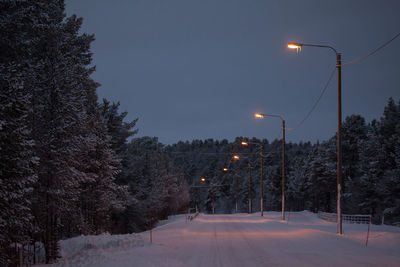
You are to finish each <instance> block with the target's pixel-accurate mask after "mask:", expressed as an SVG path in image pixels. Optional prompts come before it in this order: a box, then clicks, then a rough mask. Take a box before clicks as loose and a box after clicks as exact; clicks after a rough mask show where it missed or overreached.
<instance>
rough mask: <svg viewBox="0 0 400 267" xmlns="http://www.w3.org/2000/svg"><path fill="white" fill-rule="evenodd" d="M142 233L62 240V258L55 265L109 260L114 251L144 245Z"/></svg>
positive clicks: (94, 262)
mask: <svg viewBox="0 0 400 267" xmlns="http://www.w3.org/2000/svg"><path fill="white" fill-rule="evenodd" d="M144 244H145V241H144V240H143V238H142V237H141V236H140V235H137V234H126V235H110V234H109V233H105V234H101V235H95V236H93V235H90V236H77V237H74V238H70V239H66V240H61V241H60V247H61V257H62V258H61V259H60V260H59V262H58V263H57V264H55V265H54V266H60V267H61V266H62V267H66V266H88V265H94V266H95V265H96V263H100V262H102V261H104V260H107V255H109V254H111V253H113V252H114V251H121V250H122V251H129V250H131V249H133V248H135V247H142V246H144Z"/></svg>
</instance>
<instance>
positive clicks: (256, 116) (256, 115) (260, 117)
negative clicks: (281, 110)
mask: <svg viewBox="0 0 400 267" xmlns="http://www.w3.org/2000/svg"><path fill="white" fill-rule="evenodd" d="M254 117H255V118H257V119H262V118H264V114H261V113H256V114H254Z"/></svg>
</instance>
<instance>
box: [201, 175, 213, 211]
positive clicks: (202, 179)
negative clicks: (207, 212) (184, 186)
mask: <svg viewBox="0 0 400 267" xmlns="http://www.w3.org/2000/svg"><path fill="white" fill-rule="evenodd" d="M200 181H201V182H202V183H205V182H206V178H205V177H201V178H200ZM210 186H211V200H212V202H211V203H212V214H214V212H215V209H214V184H213V183H212V182H210Z"/></svg>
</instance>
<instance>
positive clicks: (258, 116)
mask: <svg viewBox="0 0 400 267" xmlns="http://www.w3.org/2000/svg"><path fill="white" fill-rule="evenodd" d="M254 117H256V118H258V119H263V118H264V117H275V118H279V119H281V121H282V220H285V120H284V119H283V118H282V116H281V115H275V114H261V113H256V114H254Z"/></svg>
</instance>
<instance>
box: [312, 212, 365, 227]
mask: <svg viewBox="0 0 400 267" xmlns="http://www.w3.org/2000/svg"><path fill="white" fill-rule="evenodd" d="M318 218H321V219H323V220H326V221H329V222H337V214H336V213H328V212H318ZM342 220H343V222H346V223H357V224H369V223H370V221H371V215H360V214H354V215H350V214H342Z"/></svg>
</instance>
